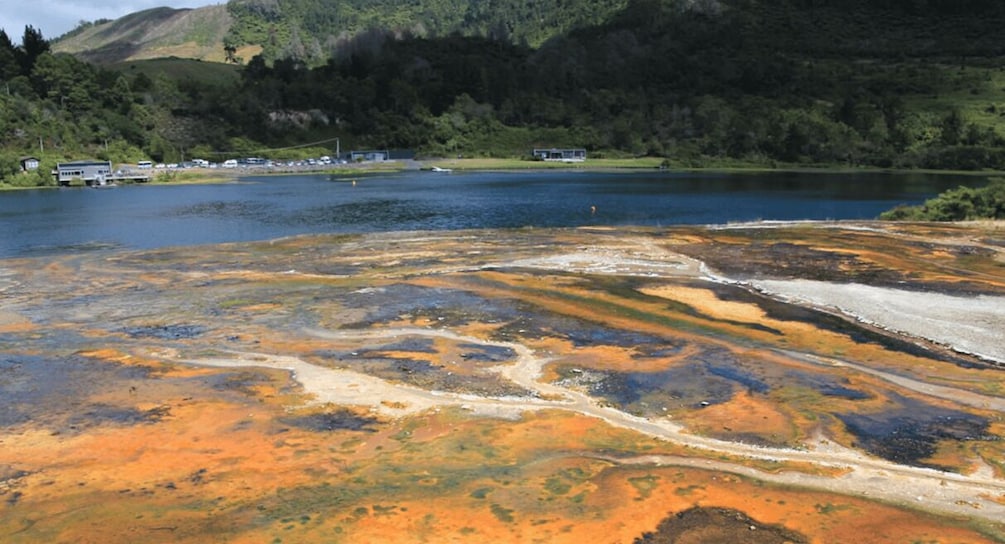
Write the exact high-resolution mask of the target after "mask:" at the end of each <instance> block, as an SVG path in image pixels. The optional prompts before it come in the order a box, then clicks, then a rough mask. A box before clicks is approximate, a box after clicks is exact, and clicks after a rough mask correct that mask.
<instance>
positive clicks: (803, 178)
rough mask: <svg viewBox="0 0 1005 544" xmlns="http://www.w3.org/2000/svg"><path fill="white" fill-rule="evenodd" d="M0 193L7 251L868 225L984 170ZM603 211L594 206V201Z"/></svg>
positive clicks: (0, 229)
mask: <svg viewBox="0 0 1005 544" xmlns="http://www.w3.org/2000/svg"><path fill="white" fill-rule="evenodd" d="M355 179H356V181H357V182H356V184H355V185H354V184H353V183H352V182H351V179H350V178H345V177H338V176H328V175H303V176H275V177H261V178H248V179H245V180H244V181H243V182H242V183H226V184H216V185H175V186H172V185H130V186H122V187H115V188H110V189H89V188H67V189H58V190H56V189H47V190H35V191H12V192H5V193H0V233H2V234H0V258H5V257H16V256H29V255H40V254H48V253H59V252H66V251H83V250H91V249H105V248H129V249H144V248H156V247H165V246H177V245H194V244H209V243H220V242H238V241H251V240H264V239H271V238H278V237H282V236H289V235H294V234H306V233H360V232H378V231H400V230H447V229H467V228H507V227H577V226H584V225H645V226H661V225H662V226H665V225H674V224H718V223H727V222H737V221H752V220H758V219H763V220H801V219H871V218H875V217H876V216H877V215H878V214H879V213H880V212H882V211H884V210H887V209H889V208H892V207H893V206H896V205H897V204H918V203H920V202H922V201H924V200H925V199H926V198H930V197H932V196H934V195H936V194H938V193H939V192H941V191H944V190H946V189H949V188H953V187H957V186H959V185H970V186H977V185H981V184H983V183H984V182H985V180H983V179H982V178H980V177H971V176H955V175H933V174H879V173H870V174H815V173H810V174H804V173H765V174H723V173H701V174H694V173H666V172H656V171H651V172H645V173H635V172H631V173H622V172H540V171H537V172H476V173H451V174H443V173H433V172H417V171H413V172H402V173H392V174H374V175H364V176H356V177H355ZM593 207H595V208H596V211H595V212H594V211H593V210H592V208H593Z"/></svg>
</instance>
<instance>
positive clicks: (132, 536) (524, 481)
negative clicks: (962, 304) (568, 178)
mask: <svg viewBox="0 0 1005 544" xmlns="http://www.w3.org/2000/svg"><path fill="white" fill-rule="evenodd" d="M866 226H867V227H868V228H867V229H866V228H864V226H863V225H860V224H856V225H844V224H827V225H819V226H817V227H809V226H805V225H802V226H799V227H791V228H787V227H786V228H777V229H772V230H771V231H770V232H766V231H765V229H762V228H757V229H754V228H751V229H743V228H736V229H732V230H728V231H725V230H715V229H700V228H679V229H624V230H620V231H610V230H597V231H594V230H590V229H581V230H556V231H547V230H541V231H492V232H489V231H485V232H464V233H408V234H400V235H399V234H386V235H371V236H366V237H324V236H320V237H302V238H292V239H287V240H281V241H275V242H269V243H260V244H236V245H226V246H217V247H201V248H198V249H188V248H174V249H169V250H159V251H147V252H114V253H100V254H94V255H73V256H66V257H60V256H56V257H48V258H39V259H31V260H17V261H6V262H2V263H0V267H2V268H3V269H4V271H5V275H6V277H7V278H8V285H9V286H8V287H6V289H5V291H4V296H5V305H4V308H3V310H2V312H0V346H2V355H0V395H2V396H0V424H2V427H0V540H2V541H3V542H14V543H19V542H207V541H219V542H249V543H250V542H256V543H257V542H472V541H476V542H481V541H488V540H495V541H500V542H700V541H736V542H741V541H744V542H849V541H855V542H946V543H949V542H1001V541H1002V540H1005V526H1003V525H1002V523H1001V519H1005V516H1003V515H1002V513H1003V512H1005V467H1003V465H1002V464H1001V463H1002V461H1001V459H1003V458H1005V455H1003V454H1005V451H1003V449H1005V446H1003V444H1002V440H1001V437H1003V436H1005V424H1003V423H1002V418H1001V416H1002V411H1003V408H1002V406H1005V402H1003V397H1005V392H1003V391H1002V389H1001V387H1002V385H1001V384H1002V383H1003V381H1002V377H1003V374H1002V372H1003V371H1002V370H1000V369H999V368H998V367H997V365H996V363H995V361H993V360H991V359H988V358H982V357H980V356H973V355H968V354H964V353H959V352H956V351H954V350H953V349H952V347H953V346H951V345H946V344H944V343H940V342H938V341H935V340H930V339H926V338H919V337H913V336H910V335H906V334H903V333H898V332H894V331H890V330H884V329H883V328H882V326H881V324H873V323H861V322H856V321H855V320H854V319H853V318H849V317H848V316H845V315H841V314H840V312H839V311H835V310H833V309H828V308H811V307H807V306H803V305H799V304H794V303H792V302H791V301H786V300H780V299H778V298H774V297H771V296H768V295H765V294H763V293H760V292H758V291H757V290H756V289H754V288H748V287H747V285H753V284H754V283H756V281H758V280H759V279H762V278H770V279H773V280H789V279H811V280H813V281H826V282H830V283H841V282H847V283H861V284H867V285H870V286H876V287H881V288H884V289H904V288H905V287H910V288H913V289H917V290H918V292H925V291H929V292H939V293H943V294H949V295H952V296H961V297H972V298H973V299H974V300H992V301H994V300H998V299H996V298H994V297H1001V296H1003V292H1002V291H1003V290H1005V287H1003V285H1005V281H1003V274H1002V272H1001V271H1002V263H1003V262H1005V260H1003V259H1002V255H1003V251H1002V248H1001V245H1000V244H999V243H998V242H997V241H996V240H1000V239H1002V236H1001V234H1002V233H1001V232H1000V231H998V230H996V229H997V227H995V226H994V225H983V226H980V225H979V226H972V227H960V226H954V227H933V226H920V225H919V226H917V227H916V228H915V229H911V228H909V227H905V226H902V225H895V226H886V225H880V224H869V225H866ZM860 248H862V249H860ZM865 248H867V249H865ZM737 256H742V257H743V259H742V260H739V259H737ZM787 256H788V257H790V258H791V261H790V262H786V261H785V259H786V257H787ZM699 262H700V263H705V268H704V269H702V268H700V267H698V266H696V265H695V263H699ZM703 270H704V271H703ZM723 279H726V280H728V281H723ZM980 297H983V298H980ZM919 301H922V302H923V299H920V298H919ZM919 305H920V306H923V304H920V303H919ZM923 312H924V308H921V313H920V314H919V319H920V318H922V317H924V313H923ZM961 319H965V317H961ZM974 325H975V324H973V323H966V322H961V323H960V326H961V327H962V326H974ZM992 326H994V324H992ZM703 539H704V540H703Z"/></svg>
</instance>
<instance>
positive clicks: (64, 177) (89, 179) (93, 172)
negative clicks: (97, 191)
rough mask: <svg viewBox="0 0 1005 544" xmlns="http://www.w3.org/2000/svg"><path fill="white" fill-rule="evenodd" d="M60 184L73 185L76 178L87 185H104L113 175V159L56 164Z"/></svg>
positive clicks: (57, 178)
mask: <svg viewBox="0 0 1005 544" xmlns="http://www.w3.org/2000/svg"><path fill="white" fill-rule="evenodd" d="M53 174H54V175H55V176H56V181H57V182H58V183H59V185H64V186H65V185H73V184H74V183H73V182H74V181H75V180H79V181H82V182H83V183H84V184H85V185H102V184H103V182H104V180H105V179H107V178H108V177H109V176H111V175H112V163H111V161H72V162H61V163H58V164H56V170H55V171H54V172H53Z"/></svg>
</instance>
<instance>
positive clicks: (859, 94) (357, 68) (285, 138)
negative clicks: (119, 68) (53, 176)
mask: <svg viewBox="0 0 1005 544" xmlns="http://www.w3.org/2000/svg"><path fill="white" fill-rule="evenodd" d="M255 1H256V2H258V4H256V5H261V6H269V5H271V6H273V7H274V8H275V9H276V10H283V14H284V15H282V17H287V18H288V20H290V21H292V20H297V21H300V22H299V23H298V25H299V24H303V22H304V21H307V20H308V19H309V18H307V19H305V18H304V16H303V14H302V13H301V14H300V15H297V16H296V17H293V15H292V14H293V7H292V6H301V7H303V6H306V5H307V4H306V2H307V0H289V1H285V0H275V1H272V3H267V2H265V0H255ZM556 1H557V0H556ZM319 5H320V4H319ZM354 5H355V4H354ZM363 5H364V4H359V5H358V6H357V8H359V9H362V8H360V6H363ZM365 5H366V6H370V7H371V8H372V7H373V6H375V5H378V4H365ZM410 5H412V6H413V8H415V9H418V8H416V6H417V5H418V4H417V3H415V4H410ZM422 5H423V6H424V7H423V9H427V10H428V9H432V6H435V5H437V4H435V3H432V2H423V3H422ZM555 5H556V6H557V5H558V4H555ZM232 7H233V4H232V5H231V6H229V7H228V9H230V8H232ZM245 7H248V6H247V5H245ZM566 7H567V8H568V9H573V6H572V5H569V6H566ZM581 7H582V5H576V6H575V9H580V8H581ZM406 11H407V10H406ZM276 13H278V12H276ZM276 13H273V15H271V16H273V17H278V15H277V14H276ZM395 13H397V12H390V11H388V12H387V13H384V14H383V15H386V16H391V15H393V14H395ZM592 15H593V14H591V16H592ZM1003 15H1005V7H1002V6H999V5H998V3H997V2H991V1H989V0H969V1H966V0H957V1H954V2H949V1H944V0H927V1H925V0H911V1H907V0H900V1H896V0H894V1H886V2H880V1H878V0H787V1H786V0H776V1H773V2H769V1H763V0H762V1H755V0H730V1H725V0H723V1H718V2H717V1H715V0H693V1H685V0H630V1H629V3H628V4H627V5H626V6H625V7H624V8H623V9H621V10H617V11H616V12H614V13H612V14H611V15H610V16H609V17H606V18H605V19H604V20H603V21H602V22H600V23H597V24H584V25H582V26H576V27H575V28H572V29H571V30H569V31H567V32H561V33H556V34H555V35H554V36H552V37H551V38H550V39H548V40H546V41H544V42H543V43H541V44H540V45H539V46H537V47H534V46H532V45H531V42H530V40H529V39H520V38H515V37H514V35H513V34H507V33H506V32H502V31H499V32H493V31H488V30H486V31H484V32H482V31H478V32H476V31H474V30H472V31H471V33H472V34H473V35H467V34H465V33H464V32H461V31H456V32H449V33H447V34H446V35H440V33H438V32H433V31H431V30H429V29H428V28H427V29H426V32H425V33H420V32H414V33H413V32H404V31H402V30H400V29H392V28H390V26H392V25H390V24H389V25H388V26H389V28H385V29H383V30H382V29H380V28H369V29H368V30H366V31H364V32H360V33H358V34H355V35H353V36H351V37H345V38H343V39H341V40H339V46H338V47H337V48H336V50H335V51H334V52H333V54H332V55H331V56H327V57H325V60H324V62H319V61H317V60H316V59H312V58H305V57H301V56H298V55H294V54H291V55H280V56H279V57H278V58H271V57H270V56H269V55H267V54H263V55H255V56H253V57H251V58H246V59H244V61H245V63H244V65H243V66H240V67H237V66H234V65H233V64H231V65H222V64H213V63H199V64H200V65H201V66H200V70H198V71H194V70H189V71H187V72H186V74H188V75H186V76H179V75H178V72H176V71H175V70H176V69H177V68H178V67H177V65H174V64H172V65H170V66H172V68H170V69H166V70H164V71H162V72H156V73H155V72H150V71H148V70H146V69H144V66H145V65H143V64H141V63H129V64H128V65H125V66H124V68H123V70H124V71H123V72H116V71H114V70H111V69H108V68H103V69H99V68H95V67H94V66H91V65H87V64H84V63H82V62H81V61H79V60H77V59H74V58H73V57H69V56H63V55H52V54H51V53H50V52H49V51H48V44H44V43H41V42H42V41H43V40H41V37H40V36H38V35H36V34H33V33H28V32H26V35H25V37H24V38H23V39H22V44H21V45H20V46H15V45H14V43H13V42H12V41H11V40H9V39H8V38H7V37H6V35H0V38H2V39H0V77H2V78H3V81H4V83H5V87H4V91H5V92H2V93H0V106H2V107H0V142H3V143H2V144H0V145H2V146H3V148H4V150H3V156H0V176H5V175H9V174H4V172H8V173H9V172H14V171H16V170H17V161H16V157H17V156H19V155H26V154H29V153H32V152H33V150H36V149H40V148H44V153H45V156H43V157H42V158H43V159H44V160H50V161H51V160H52V159H54V158H79V157H81V156H84V157H89V156H99V157H108V158H110V159H112V160H115V161H123V160H137V159H140V158H151V159H154V160H158V161H166V162H171V161H178V160H181V159H182V158H183V157H193V156H198V157H202V158H223V157H229V156H249V154H257V155H261V154H266V152H268V154H272V155H274V156H276V157H277V158H278V157H279V156H280V155H292V154H296V153H301V152H303V153H313V152H317V151H321V152H325V151H326V150H324V149H321V150H303V149H302V147H300V146H302V145H303V144H304V143H306V142H321V141H330V140H334V138H339V139H340V141H341V143H342V146H343V147H342V148H343V149H353V148H355V149H360V148H374V147H376V148H382V149H383V148H410V149H414V150H416V151H417V152H418V153H419V154H420V155H425V156H456V155H458V154H463V155H466V156H473V155H483V156H484V155H488V156H525V155H526V154H527V150H529V149H530V148H532V147H540V146H569V147H583V148H586V149H587V150H588V151H589V153H590V155H591V156H594V157H595V156H602V155H607V156H654V157H664V158H666V159H668V160H669V161H670V162H671V163H674V164H683V165H694V166H707V165H712V164H715V165H723V164H727V165H732V164H742V165H751V164H756V165H762V166H764V165H768V166H770V165H779V164H785V165H825V166H874V167H877V166H878V167H897V168H937V169H938V168H943V169H944V168H953V169H987V168H993V169H999V170H1002V169H1005V71H1003V67H1005V41H1001V40H998V39H996V36H997V34H996V32H997V29H998V28H1000V27H1001V26H1002V24H1003V22H1005V16H1003ZM262 20H264V19H262ZM276 20H277V21H278V19H276ZM284 20H286V19H284ZM464 20H465V21H473V20H474V19H473V18H472V17H468V16H465V18H464ZM315 22H316V21H315ZM343 22H344V20H343ZM276 24H277V25H278V23H276ZM275 28H277V29H278V28H279V27H278V26H276V27H275ZM297 28H301V27H299V26H298V27H297ZM305 28H306V27H305ZM470 28H472V29H474V28H476V27H474V26H472V27H470ZM486 28H488V27H486ZM276 32H277V34H276V35H277V36H278V32H279V30H276ZM291 32H292V30H291ZM297 32H300V31H299V30H298V31H297ZM305 32H306V31H305ZM482 34H484V35H482ZM280 41H282V40H279V39H278V37H277V41H276V43H277V44H278V43H279V42H280ZM301 43H303V42H301ZM231 45H233V44H231ZM274 54H278V50H277V51H276V52H274ZM165 66H167V65H165ZM213 66H219V67H222V68H229V69H231V70H234V69H238V70H240V75H239V77H234V74H233V73H230V74H226V75H227V77H218V78H213V79H212V80H211V79H210V78H209V77H203V76H199V75H193V74H200V73H202V74H206V72H205V71H204V70H202V69H205V68H211V67H213ZM322 154H329V153H322Z"/></svg>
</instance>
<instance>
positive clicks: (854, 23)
mask: <svg viewBox="0 0 1005 544" xmlns="http://www.w3.org/2000/svg"><path fill="white" fill-rule="evenodd" d="M630 3H632V4H633V6H632V7H631V8H630V9H629V11H628V12H629V14H634V15H635V16H637V17H638V19H637V20H634V21H631V23H632V24H635V23H641V24H643V25H646V26H655V27H657V28H660V27H662V26H663V25H665V24H666V23H667V22H668V17H667V16H666V13H664V12H666V11H667V10H668V9H670V10H672V11H676V12H678V13H680V12H687V11H694V12H700V13H704V14H708V15H710V16H717V17H720V18H725V19H728V20H729V25H730V28H731V33H730V34H729V35H727V36H724V37H725V38H726V39H729V40H736V39H743V40H745V41H746V44H747V45H749V46H751V47H758V48H763V47H768V48H769V49H772V50H776V51H777V50H784V51H790V52H798V53H801V54H808V55H812V56H816V57H820V56H840V57H846V56H848V55H852V56H863V57H870V58H871V57H876V56H883V57H889V56H897V55H900V56H912V57H917V56H932V55H954V54H959V55H972V54H976V55H986V54H989V52H990V53H993V54H999V53H1000V52H1001V50H1002V48H1003V47H1005V42H1003V41H1002V40H999V39H998V38H997V36H998V33H999V29H1000V25H1001V23H1002V22H1003V21H1005V17H1003V14H1005V3H1002V2H997V1H995V0H888V1H884V0H767V1H764V0H660V1H656V0H632V2H629V0H536V1H534V2H528V1H527V0H492V1H481V0H423V1H422V2H416V1H415V0H230V1H229V2H227V3H226V4H225V5H222V4H221V5H215V6H207V7H205V8H198V9H195V10H189V9H182V10H173V9H170V8H155V9H150V10H145V11H142V12H137V13H134V14H130V15H127V16H125V17H122V18H120V19H117V20H115V21H99V22H95V23H85V24H83V25H82V26H81V27H79V28H78V29H75V30H74V31H73V32H70V33H68V34H67V35H66V36H63V37H61V39H60V40H59V41H58V42H57V43H56V44H55V47H54V49H55V50H57V51H64V52H69V53H73V54H76V55H78V56H79V57H81V58H84V59H86V60H89V61H94V62H104V63H110V62H116V61H121V60H127V59H129V60H136V59H145V58H156V57H167V56H176V57H181V58H197V59H201V60H213V61H223V60H225V59H226V58H229V59H230V60H231V61H237V62H246V61H248V60H250V58H251V57H252V56H254V55H256V54H259V53H260V54H261V55H262V56H263V57H264V58H265V59H266V60H267V61H269V62H271V61H273V60H276V59H280V58H292V59H296V60H298V61H301V62H305V63H307V64H311V65H321V64H324V63H325V62H327V60H328V58H330V57H332V56H333V55H338V54H339V52H340V49H343V48H344V47H345V46H346V44H348V43H350V42H351V39H352V38H353V37H355V36H358V35H360V34H361V33H366V32H373V31H390V32H394V33H395V34H397V35H399V36H406V35H407V36H414V37H420V38H421V37H425V38H436V37H446V36H449V35H453V34H459V35H462V36H478V37H488V38H491V39H493V40H501V41H506V42H509V43H513V44H519V45H526V46H529V47H532V48H537V47H539V46H541V45H542V44H543V43H545V42H546V41H547V40H549V39H552V38H555V37H559V36H563V35H566V34H568V33H569V32H571V31H574V30H576V29H581V28H589V27H596V26H602V25H604V24H605V23H608V22H610V21H611V20H612V19H615V18H616V17H617V16H618V14H620V13H622V12H623V10H625V8H626V7H628V6H629V4H630ZM649 14H652V15H653V17H652V18H651V19H650V18H649V17H648V15H649ZM622 26H623V25H622ZM7 30H8V33H10V32H11V30H12V29H7ZM662 30H667V31H672V32H675V35H674V36H678V35H681V32H680V31H681V29H678V28H665V29H662ZM688 33H689V31H688V30H687V29H683V34H688ZM672 37H673V36H672ZM709 45H710V46H712V47H716V44H709Z"/></svg>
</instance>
